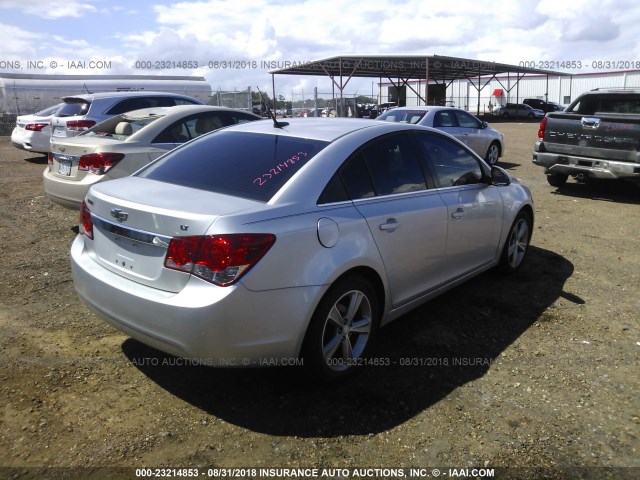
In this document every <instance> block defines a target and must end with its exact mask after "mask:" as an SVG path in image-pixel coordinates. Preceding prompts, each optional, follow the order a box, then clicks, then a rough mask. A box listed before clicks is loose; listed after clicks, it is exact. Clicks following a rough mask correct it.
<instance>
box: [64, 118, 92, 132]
mask: <svg viewBox="0 0 640 480" xmlns="http://www.w3.org/2000/svg"><path fill="white" fill-rule="evenodd" d="M95 124H96V122H94V121H93V120H69V121H68V122H67V129H69V130H73V131H75V132H83V131H85V130H89V129H90V128H91V127H93V126H94V125H95Z"/></svg>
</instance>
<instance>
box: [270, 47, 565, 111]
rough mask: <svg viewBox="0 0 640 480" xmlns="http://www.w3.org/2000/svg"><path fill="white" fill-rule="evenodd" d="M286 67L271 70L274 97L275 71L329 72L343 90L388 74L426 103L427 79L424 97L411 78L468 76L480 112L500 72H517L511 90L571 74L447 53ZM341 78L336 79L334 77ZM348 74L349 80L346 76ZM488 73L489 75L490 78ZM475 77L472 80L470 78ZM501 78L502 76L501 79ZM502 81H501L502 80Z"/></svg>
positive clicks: (355, 57) (350, 58) (335, 59)
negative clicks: (533, 77) (527, 79)
mask: <svg viewBox="0 0 640 480" xmlns="http://www.w3.org/2000/svg"><path fill="white" fill-rule="evenodd" d="M282 63H284V64H285V67H284V68H279V69H275V70H270V71H269V73H270V74H271V78H272V84H273V96H274V98H275V75H277V74H282V75H326V76H329V77H330V78H331V80H332V82H333V84H334V86H336V87H337V88H338V90H339V91H340V98H341V99H342V92H343V90H344V88H345V87H346V86H347V84H348V83H349V81H350V80H351V79H352V78H353V77H378V78H383V77H384V78H387V79H389V80H390V81H391V82H392V83H393V84H394V85H397V84H396V82H395V81H394V79H397V80H398V83H399V84H401V85H406V86H408V87H409V88H410V89H411V90H413V92H414V93H415V94H416V95H417V97H418V98H419V99H420V100H422V101H423V102H424V103H425V104H426V103H427V101H426V100H425V97H426V98H428V88H429V87H428V83H429V82H425V97H423V96H422V95H421V93H420V92H417V91H416V90H415V89H414V88H413V87H412V86H411V84H410V82H409V81H410V80H424V79H428V80H429V81H430V82H433V83H435V84H439V85H442V84H444V85H446V86H447V87H448V86H449V85H450V84H451V82H453V81H454V80H459V79H467V80H469V81H470V83H471V84H472V85H473V86H474V87H475V89H476V90H477V91H478V113H479V110H480V91H481V90H482V89H483V88H484V87H485V86H486V85H487V84H488V83H489V81H491V80H492V79H493V78H495V76H496V75H497V74H500V73H507V74H509V73H515V74H516V82H515V84H514V85H513V86H511V88H506V87H504V86H503V87H504V88H505V90H507V91H510V90H511V89H512V88H513V87H514V86H515V85H517V84H518V82H519V81H520V79H521V78H522V77H524V76H525V75H527V74H537V75H546V76H547V81H548V79H549V76H570V75H571V74H569V73H563V72H556V71H551V70H541V69H538V68H528V67H521V66H518V65H509V64H507V63H496V62H489V61H483V60H478V59H470V58H461V57H448V56H444V55H340V56H336V57H329V58H324V59H320V60H313V61H309V62H290V63H291V64H290V65H288V63H289V62H282ZM336 77H337V78H338V79H339V81H336V79H335V78H336ZM345 77H346V81H345V80H344V78H345ZM487 77H489V78H487ZM472 79H473V81H471V80H472ZM498 82H500V80H498ZM500 84H501V85H502V83H501V82H500Z"/></svg>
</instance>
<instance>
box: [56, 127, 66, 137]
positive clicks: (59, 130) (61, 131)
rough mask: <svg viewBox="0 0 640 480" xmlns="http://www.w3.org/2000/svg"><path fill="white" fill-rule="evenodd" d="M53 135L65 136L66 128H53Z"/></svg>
mask: <svg viewBox="0 0 640 480" xmlns="http://www.w3.org/2000/svg"><path fill="white" fill-rule="evenodd" d="M53 136H54V137H66V136H67V129H66V128H65V127H55V128H54V129H53Z"/></svg>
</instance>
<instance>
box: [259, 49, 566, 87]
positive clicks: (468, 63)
mask: <svg viewBox="0 0 640 480" xmlns="http://www.w3.org/2000/svg"><path fill="white" fill-rule="evenodd" d="M283 63H285V68H279V69H276V70H270V71H269V73H271V74H284V75H328V76H334V77H337V76H345V75H347V76H349V77H393V78H408V79H424V78H425V75H426V74H428V75H429V77H430V78H432V79H433V80H437V81H442V80H444V81H452V80H456V79H459V78H468V77H477V76H486V75H496V74H498V73H508V72H512V73H518V74H527V73H535V74H543V75H553V76H558V75H570V74H568V73H561V72H554V71H551V70H540V69H537V68H526V67H520V66H517V65H509V64H506V63H496V62H488V61H483V60H478V59H470V58H461V57H447V56H443V55H341V56H337V57H329V58H324V59H320V60H313V61H309V62H291V66H288V65H286V63H287V62H283Z"/></svg>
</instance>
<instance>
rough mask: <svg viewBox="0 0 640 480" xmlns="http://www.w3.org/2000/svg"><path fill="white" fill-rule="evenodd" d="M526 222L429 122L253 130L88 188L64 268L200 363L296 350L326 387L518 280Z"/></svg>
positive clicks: (509, 191)
mask: <svg viewBox="0 0 640 480" xmlns="http://www.w3.org/2000/svg"><path fill="white" fill-rule="evenodd" d="M274 123H275V125H274ZM532 227H533V204H532V199H531V194H530V192H529V190H528V189H527V188H526V187H524V186H522V185H520V184H519V183H518V182H517V181H516V180H515V179H512V178H511V177H510V176H509V175H508V174H507V172H506V171H505V170H503V169H501V168H499V167H495V166H494V167H489V166H488V165H487V164H486V163H485V162H484V161H483V160H482V159H480V158H479V157H478V156H476V155H475V154H474V153H472V152H471V151H470V150H468V149H467V148H466V147H465V146H464V145H463V144H462V143H460V142H458V141H457V140H456V139H455V138H453V137H451V136H449V135H446V134H444V133H442V132H440V131H438V130H434V129H429V128H425V127H421V126H417V125H411V124H402V123H391V122H379V121H377V120H361V121H355V120H350V119H332V120H327V119H311V118H306V119H290V120H288V123H287V122H278V123H276V122H275V121H274V122H270V121H262V122H251V123H246V124H243V125H238V126H234V127H229V128H226V129H221V130H219V131H217V132H214V133H211V134H208V135H204V136H202V137H200V138H197V139H195V140H193V141H191V142H189V143H187V144H185V145H183V146H181V147H178V148H177V149H175V150H173V151H171V152H169V153H168V154H166V155H165V156H163V157H162V158H160V159H158V160H156V161H155V162H153V163H151V164H150V165H148V166H147V167H145V168H144V169H142V170H141V171H139V172H136V173H135V174H134V175H132V176H130V177H127V178H122V179H117V180H113V181H110V182H105V183H100V184H96V185H94V186H92V187H91V189H90V190H89V193H88V194H87V197H86V199H85V202H84V203H83V205H82V210H81V225H80V234H79V235H78V236H77V237H76V239H75V241H74V242H73V245H72V248H71V262H72V272H73V280H74V285H75V289H76V291H77V292H78V294H79V295H80V297H81V298H82V299H83V300H84V301H85V302H86V303H87V304H88V305H89V306H90V307H91V308H93V309H94V310H95V311H96V312H97V313H98V314H99V315H100V316H101V317H102V318H104V319H105V320H106V321H107V322H109V323H111V324H112V325H114V326H115V327H116V328H118V329H119V330H121V331H123V332H125V333H126V334H128V335H130V336H132V337H134V338H136V339H138V340H140V341H141V342H143V343H145V344H148V345H151V346H153V347H155V348H157V349H160V350H162V351H164V352H168V353H170V354H173V355H177V356H180V357H186V358H189V359H191V360H192V361H193V362H195V363H201V364H204V365H218V366H259V365H265V364H266V365H281V364H290V363H291V361H292V359H297V358H299V357H302V358H303V361H304V364H305V367H309V368H311V369H312V371H313V372H315V373H316V374H317V375H319V376H320V377H323V378H329V379H331V378H337V377H342V376H344V375H347V374H348V373H350V372H351V371H352V370H353V369H354V367H356V366H358V365H360V364H361V361H362V359H363V358H364V357H365V356H366V355H367V352H368V350H369V347H370V346H371V343H372V340H373V338H374V337H375V334H376V331H377V329H378V328H379V327H381V326H383V325H385V324H387V323H389V322H390V321H392V320H393V319H395V318H397V317H399V316H400V315H402V314H403V313H405V312H407V311H409V310H410V309H412V308H415V307H416V306H418V305H420V304H421V303H423V302H425V301H427V300H429V299H431V298H433V297H435V296H436V295H439V294H441V293H443V292H444V291H446V290H448V289H450V288H452V287H454V286H455V285H458V284H459V283H461V282H464V281H465V280H467V279H469V278H471V277H473V276H475V275H478V274H479V273H481V272H484V271H486V270H488V269H490V268H493V267H496V266H500V267H501V268H502V269H504V270H506V271H515V270H517V269H518V268H519V267H520V266H521V265H522V263H523V261H524V259H525V256H526V253H527V249H528V245H529V241H530V237H531V233H532Z"/></svg>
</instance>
